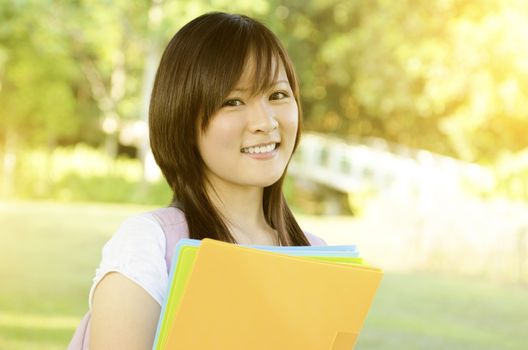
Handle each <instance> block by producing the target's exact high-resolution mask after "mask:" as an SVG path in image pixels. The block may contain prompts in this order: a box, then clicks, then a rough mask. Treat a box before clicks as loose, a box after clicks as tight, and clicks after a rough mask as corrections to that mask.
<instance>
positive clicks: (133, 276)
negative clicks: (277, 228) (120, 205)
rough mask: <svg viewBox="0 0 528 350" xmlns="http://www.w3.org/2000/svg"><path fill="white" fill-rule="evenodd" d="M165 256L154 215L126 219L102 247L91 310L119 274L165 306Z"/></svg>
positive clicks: (181, 221) (182, 231)
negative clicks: (103, 284)
mask: <svg viewBox="0 0 528 350" xmlns="http://www.w3.org/2000/svg"><path fill="white" fill-rule="evenodd" d="M173 209H174V208H173ZM174 210H175V212H176V215H177V218H176V220H175V223H176V224H177V225H178V226H180V228H179V229H178V234H179V236H181V237H182V238H186V237H188V232H187V227H186V222H185V218H184V215H183V213H182V212H181V211H179V210H178V209H174ZM173 224H174V223H173ZM305 235H306V237H307V238H308V240H309V241H310V244H311V245H326V242H324V241H323V240H322V239H321V238H319V237H317V236H314V235H312V234H310V233H306V232H305ZM165 253H166V238H165V234H164V233H163V229H162V226H161V224H160V222H159V221H158V219H157V218H156V216H155V215H154V214H153V212H146V213H142V214H137V215H133V216H131V217H129V218H127V219H125V220H124V221H123V223H122V224H121V226H120V227H119V228H118V230H117V231H116V232H115V233H114V235H113V236H112V237H111V238H110V240H108V242H106V244H105V245H104V247H103V251H102V257H101V262H100V264H99V267H98V268H97V270H96V272H95V277H94V278H93V284H92V287H91V289H90V294H89V297H88V305H89V307H90V310H91V309H92V299H93V294H94V291H95V287H96V286H97V284H98V283H99V282H100V281H101V280H102V279H103V277H104V276H105V275H106V274H107V273H110V272H119V273H121V274H122V275H124V276H126V277H128V278H129V279H130V280H132V281H134V282H135V283H137V284H138V285H139V286H140V287H142V288H143V289H145V290H146V291H147V293H149V294H150V295H151V296H152V297H153V298H154V300H156V301H157V302H158V304H159V305H160V306H162V305H163V302H164V300H165V296H166V294H167V287H168V272H167V265H166V261H165Z"/></svg>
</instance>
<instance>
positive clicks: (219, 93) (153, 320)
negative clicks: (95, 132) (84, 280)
mask: <svg viewBox="0 0 528 350" xmlns="http://www.w3.org/2000/svg"><path fill="white" fill-rule="evenodd" d="M299 103H300V99H299V87H298V83H297V78H296V75H295V72H294V68H293V65H292V63H291V61H290V58H289V57H288V54H287V53H286V51H285V49H284V48H283V47H282V45H281V44H280V42H279V40H278V39H277V38H276V37H275V35H274V34H273V33H272V32H271V31H270V30H269V29H267V28H266V27H265V26H264V25H262V24H261V23H259V22H258V21H255V20H254V19H251V18H248V17H246V16H242V15H232V14H226V13H218V12H215V13H208V14H205V15H202V16H200V17H198V18H196V19H194V20H193V21H191V22H189V23H188V24H187V25H185V26H184V27H183V28H181V29H180V30H179V31H178V32H177V33H176V35H175V36H174V37H173V38H172V40H171V41H170V43H169V44H168V46H167V48H166V49H165V52H164V53H163V56H162V58H161V62H160V65H159V68H158V71H157V75H156V80H155V83H154V88H153V91H152V97H151V104H150V115H149V127H150V143H151V147H152V151H153V154H154V157H155V159H156V161H157V163H158V165H159V166H160V168H161V170H162V172H163V174H164V176H165V178H166V179H167V182H168V183H169V185H170V187H171V189H172V191H173V193H174V195H173V203H172V204H171V206H170V208H164V209H161V210H158V211H153V212H148V213H143V214H139V215H136V216H133V217H131V218H128V219H127V220H125V221H124V222H123V224H122V225H121V227H120V228H119V230H118V231H117V232H116V233H115V234H114V236H113V237H112V238H111V239H110V240H109V241H108V242H107V243H106V245H105V247H104V249H103V257H102V261H101V264H100V266H99V269H97V272H96V276H95V278H94V283H93V286H92V289H91V291H90V298H89V300H90V310H91V319H89V326H90V327H91V330H90V332H88V333H90V334H89V335H87V337H88V338H89V342H90V349H94V350H97V349H150V348H151V347H152V342H153V339H154V336H155V331H156V324H157V321H158V318H159V316H160V310H161V305H162V304H163V300H164V297H165V293H166V288H167V283H168V281H167V279H168V271H167V267H168V266H170V265H169V264H167V261H168V260H167V256H169V258H170V254H171V249H172V248H173V245H174V239H172V241H171V243H169V240H168V239H167V232H166V231H167V230H171V231H172V233H173V234H174V232H176V237H178V238H184V237H190V238H195V239H202V238H205V237H209V238H213V239H217V240H222V241H226V242H231V243H237V244H258V245H285V246H286V245H322V244H324V242H323V241H322V240H321V239H319V238H317V237H316V236H312V235H310V234H305V233H304V232H303V231H302V230H301V229H300V227H299V225H298V224H297V222H296V220H295V218H294V216H293V215H292V213H291V211H290V209H289V208H288V205H287V203H286V201H285V199H284V196H283V193H282V184H283V181H284V177H285V174H286V169H287V166H288V163H289V161H290V159H291V156H292V153H293V152H294V150H295V148H296V147H297V144H298V143H299V136H300V122H301V110H300V104H299ZM161 214H162V215H161ZM160 217H163V218H165V219H163V218H162V219H160ZM167 217H170V219H169V221H168V222H167ZM164 220H165V221H164ZM164 231H165V232H164ZM211 297H213V298H214V291H211ZM87 323H88V321H87ZM204 336H206V335H204Z"/></svg>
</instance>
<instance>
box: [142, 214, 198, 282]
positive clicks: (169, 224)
mask: <svg viewBox="0 0 528 350" xmlns="http://www.w3.org/2000/svg"><path fill="white" fill-rule="evenodd" d="M151 213H152V214H153V215H154V217H155V218H156V219H157V220H158V222H159V224H160V225H161V229H162V230H163V233H164V234H165V264H166V266H167V272H169V270H170V267H171V266H172V256H173V255H174V247H175V246H176V243H178V241H179V240H180V239H182V238H189V227H188V226H187V220H186V219H185V214H184V213H183V211H181V210H180V209H178V208H174V207H167V208H160V209H156V210H153V211H152V212H151Z"/></svg>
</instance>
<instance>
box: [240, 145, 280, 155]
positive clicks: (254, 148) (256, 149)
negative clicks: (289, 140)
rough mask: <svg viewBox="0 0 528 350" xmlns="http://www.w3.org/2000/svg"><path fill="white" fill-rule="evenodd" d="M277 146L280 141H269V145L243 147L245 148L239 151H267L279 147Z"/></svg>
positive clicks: (251, 152)
mask: <svg viewBox="0 0 528 350" xmlns="http://www.w3.org/2000/svg"><path fill="white" fill-rule="evenodd" d="M279 146H280V143H270V144H269V145H265V146H257V147H245V148H242V149H241V150H240V152H241V153H249V154H260V153H269V152H273V151H274V150H276V149H277V148H279Z"/></svg>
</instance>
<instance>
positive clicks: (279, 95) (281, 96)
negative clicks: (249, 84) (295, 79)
mask: <svg viewBox="0 0 528 350" xmlns="http://www.w3.org/2000/svg"><path fill="white" fill-rule="evenodd" d="M286 97H289V95H288V94H287V93H286V92H284V91H277V92H274V93H272V94H271V96H270V100H282V99H284V98H286Z"/></svg>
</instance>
